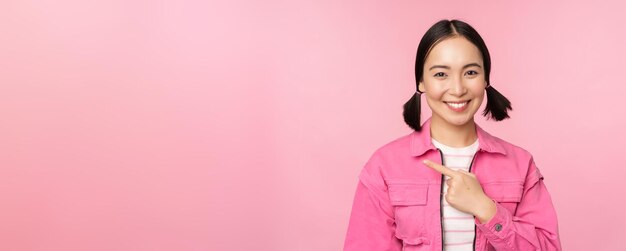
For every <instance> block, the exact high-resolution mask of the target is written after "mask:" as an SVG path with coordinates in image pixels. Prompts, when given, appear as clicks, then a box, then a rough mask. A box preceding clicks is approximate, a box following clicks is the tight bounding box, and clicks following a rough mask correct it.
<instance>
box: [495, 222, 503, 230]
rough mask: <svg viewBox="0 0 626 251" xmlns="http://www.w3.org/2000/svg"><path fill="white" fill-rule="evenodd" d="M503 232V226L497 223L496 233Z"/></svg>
mask: <svg viewBox="0 0 626 251" xmlns="http://www.w3.org/2000/svg"><path fill="white" fill-rule="evenodd" d="M500 230H502V225H501V224H500V223H496V231H498V232H499V231H500Z"/></svg>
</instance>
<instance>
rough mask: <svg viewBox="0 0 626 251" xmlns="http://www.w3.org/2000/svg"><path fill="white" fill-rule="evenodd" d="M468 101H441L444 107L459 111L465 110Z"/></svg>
mask: <svg viewBox="0 0 626 251" xmlns="http://www.w3.org/2000/svg"><path fill="white" fill-rule="evenodd" d="M470 101H471V100H466V101H460V102H446V101H443V102H444V103H446V105H448V106H449V107H450V108H452V109H454V110H459V109H463V108H465V106H467V103H469V102H470Z"/></svg>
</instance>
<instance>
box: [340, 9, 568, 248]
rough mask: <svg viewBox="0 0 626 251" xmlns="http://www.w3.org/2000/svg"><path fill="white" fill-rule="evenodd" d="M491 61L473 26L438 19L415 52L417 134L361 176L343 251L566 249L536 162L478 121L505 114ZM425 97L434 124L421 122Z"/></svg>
mask: <svg viewBox="0 0 626 251" xmlns="http://www.w3.org/2000/svg"><path fill="white" fill-rule="evenodd" d="M490 69H491V59H490V56H489V51H488V50H487V46H486V45H485V43H484V41H483V40H482V38H481V37H480V35H479V34H478V32H476V30H474V28H472V27H471V26H470V25H469V24H467V23H465V22H462V21H459V20H441V21H439V22H437V23H436V24H435V25H433V26H432V27H431V28H430V29H429V30H428V31H427V32H426V34H425V35H424V36H423V38H422V40H421V41H420V44H419V46H418V50H417V58H416V63H415V77H416V85H417V90H416V93H415V94H414V95H413V97H412V98H411V99H410V100H409V101H408V102H407V103H406V104H405V105H404V113H403V115H404V121H405V122H406V123H407V124H408V125H409V127H411V128H412V129H414V131H413V132H412V133H410V134H408V135H405V136H402V137H400V138H398V139H396V140H393V141H392V142H389V143H387V144H385V145H384V146H382V147H380V148H379V149H378V150H376V151H375V152H374V154H373V155H372V156H371V157H370V159H369V160H368V161H367V163H366V165H365V167H364V168H363V169H362V171H361V173H360V174H359V184H358V185H357V190H356V194H355V197H354V202H353V205H352V213H351V217H350V223H349V226H348V232H347V235H346V240H345V243H344V250H360V251H363V250H372V251H374V250H447V251H451V250H459V251H461V250H561V243H560V239H559V234H558V224H557V218H556V212H555V209H554V206H553V204H552V199H551V197H550V194H549V193H548V190H547V188H546V186H545V184H544V182H543V179H544V177H543V175H542V174H541V173H540V172H539V169H538V168H537V166H536V164H535V162H534V160H533V157H532V155H531V154H530V153H529V152H528V151H526V150H525V149H523V148H521V147H519V146H516V145H514V144H512V143H509V142H507V141H504V140H502V139H500V138H498V137H495V136H492V135H490V134H489V133H487V132H486V131H484V130H483V129H482V128H480V126H478V125H477V124H476V123H475V122H474V115H475V114H476V112H477V111H478V109H479V108H480V106H481V104H482V102H483V99H484V97H485V93H486V95H487V105H486V107H485V110H484V111H483V115H485V116H488V115H490V117H491V118H493V119H495V120H496V121H501V120H503V119H506V118H508V117H509V115H508V111H509V110H511V109H512V108H511V103H510V102H509V100H508V99H507V98H505V97H504V96H503V95H502V94H500V93H499V92H498V91H496V90H495V88H493V86H491V85H490V83H489V73H490ZM421 94H425V98H426V101H427V103H428V106H429V107H430V109H431V110H432V117H431V118H429V119H427V120H426V121H425V122H424V123H423V124H420V123H421V121H420V106H421V105H420V102H421V100H420V98H421Z"/></svg>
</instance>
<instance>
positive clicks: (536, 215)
mask: <svg viewBox="0 0 626 251" xmlns="http://www.w3.org/2000/svg"><path fill="white" fill-rule="evenodd" d="M494 202H495V203H496V214H495V215H494V217H493V218H491V219H490V220H489V221H487V222H485V223H484V224H481V223H480V221H478V219H476V220H475V222H476V227H477V228H478V229H479V230H480V231H482V232H483V233H484V234H485V236H486V237H487V241H488V242H489V243H490V244H491V245H492V246H493V247H494V248H495V249H496V250H499V251H501V250H562V249H561V242H560V239H559V232H558V224H557V216H556V212H555V209H554V206H553V204H552V199H551V197H550V194H549V193H548V190H547V188H546V185H545V184H544V182H543V175H541V173H540V172H539V169H538V168H537V166H536V165H535V162H534V160H533V159H532V157H531V159H530V166H529V170H528V175H527V176H526V180H525V183H524V188H523V194H522V198H521V200H520V202H519V204H518V205H517V210H516V212H515V214H512V213H511V212H510V211H508V210H507V209H506V208H504V207H503V206H502V205H501V204H499V203H498V202H496V201H495V200H494Z"/></svg>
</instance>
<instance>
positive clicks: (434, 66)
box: [428, 63, 481, 71]
mask: <svg viewBox="0 0 626 251" xmlns="http://www.w3.org/2000/svg"><path fill="white" fill-rule="evenodd" d="M470 66H476V67H478V68H481V67H480V65H479V64H478V63H469V64H466V65H465V66H463V68H462V69H465V68H467V67H470ZM435 68H444V69H448V70H449V69H450V66H447V65H433V66H432V67H430V69H428V70H429V71H430V70H432V69H435Z"/></svg>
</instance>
